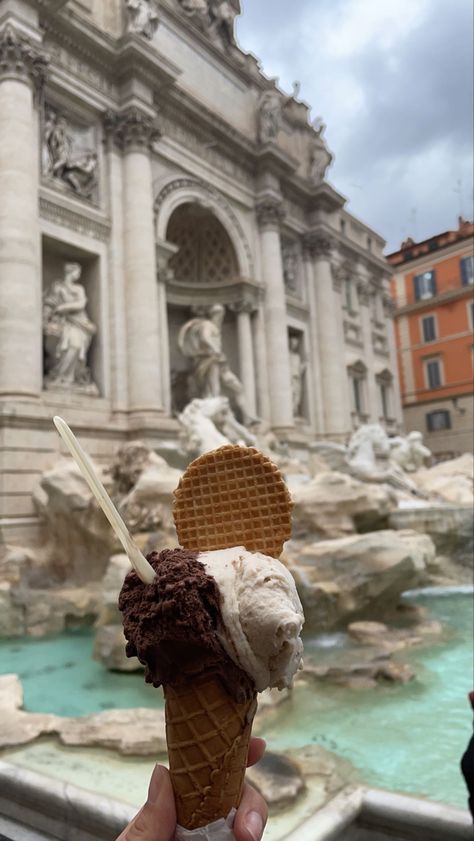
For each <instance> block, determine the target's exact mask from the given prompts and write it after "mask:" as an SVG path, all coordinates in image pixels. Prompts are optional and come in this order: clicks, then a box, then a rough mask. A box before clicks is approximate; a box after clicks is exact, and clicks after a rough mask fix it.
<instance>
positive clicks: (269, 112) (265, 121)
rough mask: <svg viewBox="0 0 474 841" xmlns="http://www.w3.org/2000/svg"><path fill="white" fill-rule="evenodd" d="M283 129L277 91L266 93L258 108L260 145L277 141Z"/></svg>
mask: <svg viewBox="0 0 474 841" xmlns="http://www.w3.org/2000/svg"><path fill="white" fill-rule="evenodd" d="M280 128H281V102H280V97H279V96H278V94H277V93H276V92H275V91H265V93H264V94H263V96H262V97H261V99H260V102H259V107H258V139H259V141H260V143H268V142H269V141H271V140H276V138H277V137H278V134H279V131H280Z"/></svg>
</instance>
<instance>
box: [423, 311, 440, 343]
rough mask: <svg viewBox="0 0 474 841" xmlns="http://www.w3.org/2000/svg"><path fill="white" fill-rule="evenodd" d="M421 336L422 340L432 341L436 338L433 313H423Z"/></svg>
mask: <svg viewBox="0 0 474 841" xmlns="http://www.w3.org/2000/svg"><path fill="white" fill-rule="evenodd" d="M421 338H422V341H423V342H434V341H435V339H437V335H436V318H435V316H434V315H425V316H424V317H423V318H422V319H421Z"/></svg>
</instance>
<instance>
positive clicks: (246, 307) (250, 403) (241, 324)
mask: <svg viewBox="0 0 474 841" xmlns="http://www.w3.org/2000/svg"><path fill="white" fill-rule="evenodd" d="M232 309H233V310H234V312H235V313H236V314H237V340H238V344H239V348H238V349H239V369H240V378H241V381H242V385H243V387H244V397H245V407H246V410H247V413H248V415H250V417H252V418H254V417H255V416H256V414H257V407H256V402H255V368H254V354H253V337H252V321H251V314H252V312H253V310H254V306H253V304H252V303H251V302H250V301H241V302H240V303H239V304H236V305H234V306H232Z"/></svg>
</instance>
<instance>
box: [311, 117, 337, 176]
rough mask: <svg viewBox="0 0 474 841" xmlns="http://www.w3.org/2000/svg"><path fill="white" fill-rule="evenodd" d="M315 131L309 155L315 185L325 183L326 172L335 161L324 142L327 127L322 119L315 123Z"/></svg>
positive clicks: (318, 118)
mask: <svg viewBox="0 0 474 841" xmlns="http://www.w3.org/2000/svg"><path fill="white" fill-rule="evenodd" d="M313 129H314V131H313V138H312V142H311V147H310V153H309V178H310V181H312V182H313V184H321V183H322V182H323V181H324V178H325V176H326V171H327V169H328V167H329V164H330V163H331V162H332V160H333V156H332V154H331V152H330V151H329V149H328V147H327V144H326V141H325V140H324V132H325V130H326V125H325V123H324V122H323V120H322V118H321V117H317V118H316V120H315V121H314V123H313Z"/></svg>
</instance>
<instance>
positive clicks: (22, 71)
mask: <svg viewBox="0 0 474 841" xmlns="http://www.w3.org/2000/svg"><path fill="white" fill-rule="evenodd" d="M48 64H49V57H48V55H47V53H46V52H45V50H44V49H42V48H41V47H40V46H38V45H37V44H33V42H32V41H31V40H30V39H29V38H26V37H25V36H24V35H21V34H20V33H19V32H17V30H16V29H15V28H14V27H13V26H11V25H7V26H6V27H5V28H4V29H3V30H2V31H1V32H0V78H1V77H2V76H16V77H18V78H20V79H29V80H31V82H32V83H33V85H34V88H35V90H36V91H37V92H38V93H39V92H41V90H42V89H43V86H44V82H45V79H46V73H47V69H48Z"/></svg>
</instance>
